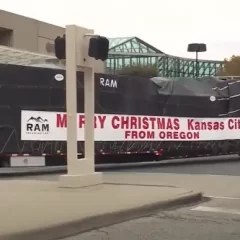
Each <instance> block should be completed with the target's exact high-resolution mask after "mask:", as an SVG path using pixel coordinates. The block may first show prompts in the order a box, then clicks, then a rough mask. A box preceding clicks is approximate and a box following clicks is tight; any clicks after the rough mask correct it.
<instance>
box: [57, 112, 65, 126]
mask: <svg viewBox="0 0 240 240" xmlns="http://www.w3.org/2000/svg"><path fill="white" fill-rule="evenodd" d="M56 125H57V128H65V127H67V114H59V113H58V114H57V123H56Z"/></svg>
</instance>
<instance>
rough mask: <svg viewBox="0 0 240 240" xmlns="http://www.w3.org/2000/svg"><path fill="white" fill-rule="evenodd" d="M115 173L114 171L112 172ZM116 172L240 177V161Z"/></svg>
mask: <svg viewBox="0 0 240 240" xmlns="http://www.w3.org/2000/svg"><path fill="white" fill-rule="evenodd" d="M112 171H113V170H112ZM114 171H115V172H119V171H121V172H122V171H124V172H152V173H177V174H211V175H229V176H240V160H239V161H229V162H227V161H225V162H215V163H214V162H210V163H208V162H204V163H199V164H191V163H189V164H183V165H180V164H178V165H168V166H155V167H147V168H133V169H123V170H114Z"/></svg>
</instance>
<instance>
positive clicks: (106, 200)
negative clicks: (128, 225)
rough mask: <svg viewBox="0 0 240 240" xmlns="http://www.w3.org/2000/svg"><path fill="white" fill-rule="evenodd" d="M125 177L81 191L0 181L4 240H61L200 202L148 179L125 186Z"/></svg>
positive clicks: (43, 183) (0, 226) (0, 236)
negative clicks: (165, 209) (166, 209)
mask: <svg viewBox="0 0 240 240" xmlns="http://www.w3.org/2000/svg"><path fill="white" fill-rule="evenodd" d="M124 177H125V176H124V175H123V176H122V178H121V176H120V174H117V179H115V177H114V176H113V177H107V179H108V180H107V181H108V183H105V184H103V185H99V186H95V187H88V188H82V189H62V188H58V182H55V181H39V180H15V179H14V180H1V181H0V197H1V205H0V221H1V224H0V240H19V239H24V240H33V239H34V240H53V239H60V238H64V237H67V236H70V235H75V234H77V233H80V232H83V231H87V230H91V229H94V228H99V227H103V226H107V225H111V224H114V223H118V222H122V221H126V220H129V219H133V218H137V217H141V216H145V215H149V214H152V213H154V212H156V211H158V210H160V209H163V208H168V207H176V206H179V205H182V204H186V203H192V202H195V201H199V200H201V198H202V194H201V193H199V192H194V191H191V190H185V189H182V188H178V187H175V186H164V185H161V182H159V181H156V180H154V178H153V180H152V181H151V183H150V184H149V183H144V176H142V177H141V182H140V183H131V179H130V177H128V179H129V182H126V183H123V182H124V181H123V180H124ZM111 179H112V180H113V181H112V182H111ZM114 179H115V183H114ZM135 180H136V179H133V181H132V182H135ZM116 181H117V182H116ZM148 181H149V176H148ZM148 181H146V182H148Z"/></svg>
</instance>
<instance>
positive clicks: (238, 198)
mask: <svg viewBox="0 0 240 240" xmlns="http://www.w3.org/2000/svg"><path fill="white" fill-rule="evenodd" d="M205 197H207V198H213V199H226V200H240V197H221V196H205Z"/></svg>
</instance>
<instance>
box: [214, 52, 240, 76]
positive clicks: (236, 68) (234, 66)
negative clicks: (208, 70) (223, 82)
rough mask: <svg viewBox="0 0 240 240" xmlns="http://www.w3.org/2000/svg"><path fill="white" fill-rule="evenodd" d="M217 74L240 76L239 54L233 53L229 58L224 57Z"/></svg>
mask: <svg viewBox="0 0 240 240" xmlns="http://www.w3.org/2000/svg"><path fill="white" fill-rule="evenodd" d="M217 76H240V56H235V55H233V56H232V57H231V58H230V59H229V60H228V59H224V65H223V67H222V68H221V69H219V71H218V73H217Z"/></svg>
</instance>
